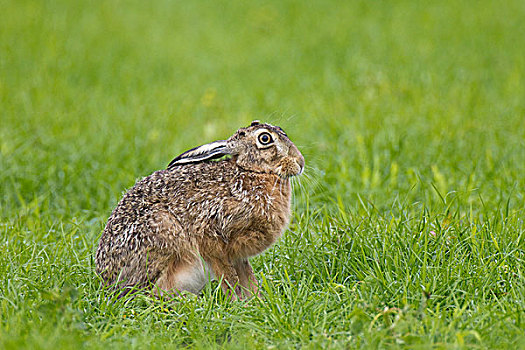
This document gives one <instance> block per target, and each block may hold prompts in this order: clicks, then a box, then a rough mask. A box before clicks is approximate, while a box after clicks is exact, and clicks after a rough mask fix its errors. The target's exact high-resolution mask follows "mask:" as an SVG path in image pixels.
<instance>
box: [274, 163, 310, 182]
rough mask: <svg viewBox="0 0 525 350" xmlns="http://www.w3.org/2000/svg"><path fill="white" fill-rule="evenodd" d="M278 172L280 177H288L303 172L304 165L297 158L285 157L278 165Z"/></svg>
mask: <svg viewBox="0 0 525 350" xmlns="http://www.w3.org/2000/svg"><path fill="white" fill-rule="evenodd" d="M275 170H276V173H277V175H279V177H282V178H285V179H288V178H290V177H293V176H298V175H301V174H302V173H303V170H304V165H301V164H299V162H298V161H296V160H295V159H290V158H285V159H284V161H283V162H282V164H281V165H279V166H278V167H277V169H275Z"/></svg>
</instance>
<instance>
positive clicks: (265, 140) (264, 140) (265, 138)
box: [259, 132, 273, 145]
mask: <svg viewBox="0 0 525 350" xmlns="http://www.w3.org/2000/svg"><path fill="white" fill-rule="evenodd" d="M272 141H273V140H272V136H271V135H270V134H268V133H267V132H263V133H262V134H260V135H259V142H260V143H261V144H262V145H268V144H269V143H270V142H272Z"/></svg>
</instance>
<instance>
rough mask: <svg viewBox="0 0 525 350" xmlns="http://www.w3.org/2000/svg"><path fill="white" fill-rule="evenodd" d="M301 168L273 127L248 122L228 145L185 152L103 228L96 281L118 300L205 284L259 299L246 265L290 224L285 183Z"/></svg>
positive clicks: (131, 194)
mask: <svg viewBox="0 0 525 350" xmlns="http://www.w3.org/2000/svg"><path fill="white" fill-rule="evenodd" d="M303 169H304V158H303V156H302V154H301V152H299V150H298V149H297V147H296V146H295V145H294V144H293V143H292V141H290V139H289V138H288V136H287V135H286V133H285V132H284V131H283V129H281V128H280V127H277V126H272V125H270V124H261V123H259V122H258V121H254V122H252V123H251V125H250V126H248V127H246V128H241V129H239V130H237V132H235V134H233V135H232V136H231V137H230V138H229V139H228V140H221V141H215V142H212V143H209V144H206V145H202V146H199V147H196V148H193V149H191V150H189V151H186V152H184V153H182V154H181V155H179V156H178V157H176V158H175V159H173V161H172V162H171V163H170V164H169V165H168V168H167V169H166V170H159V171H156V172H154V173H153V174H151V175H149V176H147V177H145V178H143V179H142V180H140V181H138V182H137V183H136V184H135V186H134V187H132V188H131V189H130V190H129V191H128V192H127V193H126V194H125V195H124V197H123V198H122V200H121V201H120V202H119V203H118V205H117V207H116V208H115V210H113V212H112V214H111V216H110V217H109V219H108V222H107V224H106V227H105V229H104V232H103V234H102V237H101V238H100V242H99V246H98V249H97V252H96V256H95V262H96V270H97V273H98V274H99V275H100V276H101V277H102V279H103V280H104V281H105V283H107V284H108V285H112V286H114V287H115V288H117V290H118V291H120V292H121V293H122V294H123V295H124V294H125V293H126V292H127V291H129V290H130V289H132V288H137V287H138V288H151V287H153V288H154V291H155V292H156V293H157V294H161V295H178V294H179V293H180V292H182V291H189V292H192V293H195V294H198V293H199V292H200V291H201V290H202V288H203V287H204V285H205V284H206V283H207V282H208V281H209V280H211V279H213V278H216V279H218V280H220V281H221V288H222V289H223V290H224V292H225V293H227V294H228V295H231V296H232V298H234V299H237V298H245V297H249V296H250V295H253V294H257V293H258V284H257V280H256V278H255V276H254V273H253V270H252V267H251V265H250V262H249V261H248V258H250V257H252V256H254V255H257V254H259V253H261V252H262V251H264V250H265V249H267V248H268V247H270V246H271V245H272V244H273V243H274V242H275V241H276V240H277V239H278V238H279V237H280V236H281V234H282V232H283V231H284V229H285V228H286V226H287V225H288V222H289V219H290V203H291V186H290V179H289V178H290V177H292V176H296V175H299V174H301V173H302V171H303Z"/></svg>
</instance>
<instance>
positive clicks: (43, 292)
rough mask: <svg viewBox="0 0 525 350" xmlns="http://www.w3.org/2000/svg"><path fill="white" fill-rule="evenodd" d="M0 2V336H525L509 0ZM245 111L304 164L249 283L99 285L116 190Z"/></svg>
mask: <svg viewBox="0 0 525 350" xmlns="http://www.w3.org/2000/svg"><path fill="white" fill-rule="evenodd" d="M0 9H1V10H0V118H1V119H0V193H1V196H0V349H12V348H27V349H30V348H31V349H38V348H40V349H62V348H65V349H67V348H70V349H79V348H101V349H107V348H125V349H132V348H139V349H140V348H146V347H150V348H159V349H160V348H165V347H166V346H171V347H177V346H185V347H189V348H234V349H235V348H237V349H244V348H278V349H286V348H298V347H304V348H312V349H318V348H391V347H393V348H397V347H399V348H421V349H428V348H439V349H441V348H443V349H448V348H451V349H454V348H469V349H471V348H474V349H475V348H482V349H483V348H499V349H504V348H510V349H513V348H522V349H524V348H525V262H524V261H525V227H524V223H523V219H524V217H525V204H524V203H525V199H524V197H525V176H524V175H525V22H524V18H525V2H523V1H519V0H515V1H505V2H494V1H485V0H483V1H478V2H466V1H449V2H430V1H420V2H416V1H397V2H391V1H375V2H371V1H352V2H331V1H310V2H295V1H270V2H265V1H253V2H235V1H234V2H231V1H200V0H199V1H170V0H158V1H152V2H147V1H136V0H130V1H117V0H109V1H84V0H80V1H66V0H56V1H44V0H43V1H26V0H2V1H0ZM253 119H260V120H262V121H265V122H270V123H272V124H277V125H280V126H281V127H283V128H284V129H285V130H286V131H287V133H288V134H289V136H290V138H291V139H292V140H293V141H294V142H295V143H296V145H297V146H298V147H299V149H300V150H301V151H302V153H303V154H304V156H305V158H306V162H307V169H306V173H305V175H304V176H303V177H302V178H301V179H299V180H298V181H295V183H294V185H295V187H294V193H295V195H294V216H293V220H292V223H291V224H290V227H289V229H288V230H287V231H286V232H285V234H284V235H283V237H282V239H281V240H280V241H279V242H278V244H277V245H275V246H274V247H272V248H271V249H269V250H268V251H266V252H265V253H264V254H262V255H261V256H257V257H255V258H253V259H252V262H253V265H254V269H255V270H256V271H257V277H258V279H259V280H260V282H261V285H262V295H263V298H262V299H260V300H259V299H254V300H251V301H249V302H246V303H244V302H229V301H228V300H226V299H225V297H224V295H223V294H222V292H221V291H220V288H218V286H217V284H216V283H212V284H211V285H209V286H208V287H207V288H206V289H205V291H204V292H203V294H202V295H201V296H199V297H190V296H188V297H185V298H180V299H176V300H173V301H164V300H156V299H151V298H149V297H148V296H147V295H146V294H144V295H143V296H139V297H137V298H136V299H134V300H132V301H126V300H122V299H121V300H116V299H111V298H108V296H107V293H106V292H105V291H104V290H103V289H102V288H101V287H100V283H99V280H98V279H97V276H96V275H95V272H94V262H93V256H94V251H95V248H96V245H97V242H98V239H99V237H100V234H101V231H102V229H103V227H104V224H105V221H106V219H107V218H108V216H109V214H110V213H111V211H112V209H113V208H114V207H115V205H116V203H117V202H118V200H119V198H120V197H121V196H122V193H123V192H124V191H125V190H126V189H127V188H129V187H131V186H132V185H133V184H134V182H135V181H136V180H137V179H138V178H141V177H143V176H146V175H148V174H150V173H151V172H153V171H155V170H157V169H161V168H165V167H166V165H167V164H168V163H169V161H170V160H171V159H172V158H173V157H174V156H176V155H178V154H179V153H181V152H182V151H184V150H186V149H188V148H191V147H193V146H197V145H200V144H204V143H208V142H211V141H213V140H216V139H224V138H226V137H228V136H230V135H231V134H232V133H233V132H234V131H235V130H236V129H238V128H239V127H241V126H246V125H248V124H249V123H250V122H251V121H252V120H253Z"/></svg>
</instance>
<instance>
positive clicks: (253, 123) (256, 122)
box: [250, 120, 261, 126]
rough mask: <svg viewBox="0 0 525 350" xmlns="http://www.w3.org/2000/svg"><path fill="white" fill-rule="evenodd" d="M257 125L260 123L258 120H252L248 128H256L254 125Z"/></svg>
mask: <svg viewBox="0 0 525 350" xmlns="http://www.w3.org/2000/svg"><path fill="white" fill-rule="evenodd" d="M259 124H261V122H260V121H258V120H254V121H253V122H252V123H251V124H250V126H256V125H259Z"/></svg>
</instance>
